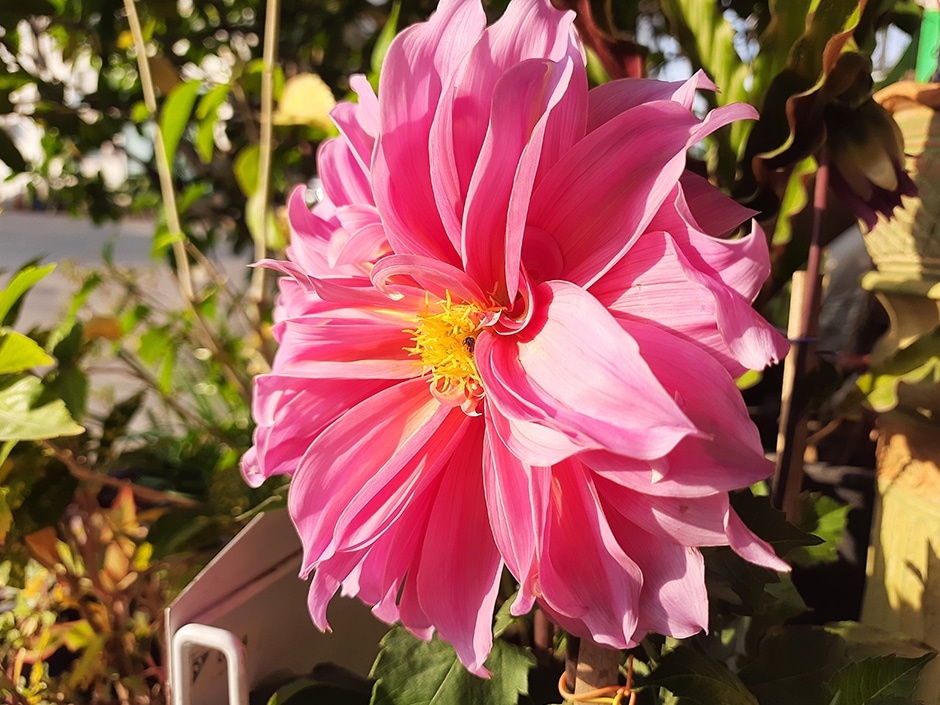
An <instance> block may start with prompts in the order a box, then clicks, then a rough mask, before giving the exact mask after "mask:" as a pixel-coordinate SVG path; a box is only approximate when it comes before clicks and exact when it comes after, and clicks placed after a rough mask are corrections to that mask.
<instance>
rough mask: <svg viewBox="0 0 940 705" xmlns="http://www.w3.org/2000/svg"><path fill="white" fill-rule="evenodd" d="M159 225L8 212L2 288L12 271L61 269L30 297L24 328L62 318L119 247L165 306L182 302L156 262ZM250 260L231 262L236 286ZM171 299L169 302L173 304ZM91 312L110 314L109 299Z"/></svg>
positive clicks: (2, 224) (122, 260)
mask: <svg viewBox="0 0 940 705" xmlns="http://www.w3.org/2000/svg"><path fill="white" fill-rule="evenodd" d="M152 237H153V222H152V221H150V220H143V219H139V220H137V219H135V220H125V221H123V222H122V223H119V224H110V225H105V226H101V227H98V226H95V225H94V224H93V223H91V222H90V221H83V220H76V219H74V218H71V217H69V216H66V215H57V214H47V213H32V212H24V211H13V210H9V209H5V210H4V211H3V212H2V213H0V272H2V274H0V285H5V283H6V281H7V279H8V278H9V275H10V273H11V272H12V271H15V270H16V269H18V268H19V267H20V266H21V265H22V264H24V263H25V262H28V261H29V260H31V259H34V258H36V257H41V258H42V259H43V262H44V263H51V262H57V263H58V264H59V266H58V267H57V268H56V270H55V271H54V272H53V273H52V274H50V275H49V276H47V277H46V278H45V279H44V280H43V281H42V282H40V284H39V285H38V286H37V287H36V288H35V289H34V290H33V291H32V292H31V293H30V295H29V298H28V299H27V300H26V304H25V307H24V311H23V315H22V317H21V319H20V321H19V323H18V325H17V327H18V328H28V327H29V326H31V325H35V324H38V323H44V322H48V321H49V320H50V319H54V318H55V317H56V316H58V315H59V314H60V313H62V312H63V311H64V310H65V308H66V307H67V306H68V303H69V301H70V300H71V297H72V295H73V294H74V292H75V291H76V290H77V288H78V286H79V282H80V281H81V274H82V272H83V271H87V270H88V269H91V268H94V267H96V266H98V265H100V264H101V262H102V250H103V249H104V247H105V246H106V245H107V244H108V243H110V242H113V243H114V261H115V262H116V263H117V264H119V265H121V266H126V267H131V268H133V269H134V270H135V271H136V272H137V274H138V277H139V281H141V282H142V283H143V285H144V286H146V287H147V288H148V289H149V290H150V291H151V292H154V293H156V294H158V296H159V297H160V298H161V300H164V301H167V300H173V299H174V298H176V297H177V296H178V295H177V292H176V286H175V284H174V283H173V281H172V279H171V277H170V275H169V273H168V271H167V270H166V267H164V266H162V264H161V263H160V262H156V261H154V260H153V259H151V258H150V249H151V240H152ZM247 262H248V260H247V259H246V258H236V257H228V258H226V259H224V260H223V262H222V266H223V268H224V269H225V271H226V272H227V273H228V274H229V276H230V277H231V278H232V280H233V281H235V282H240V281H242V280H243V277H244V276H245V275H244V272H246V269H245V267H246V265H247ZM168 297H169V298H168ZM90 307H91V309H92V310H93V311H94V313H97V314H105V313H107V312H108V309H109V308H110V307H111V306H110V302H109V301H108V300H107V298H106V297H100V296H98V297H95V298H93V299H92V300H91V301H90Z"/></svg>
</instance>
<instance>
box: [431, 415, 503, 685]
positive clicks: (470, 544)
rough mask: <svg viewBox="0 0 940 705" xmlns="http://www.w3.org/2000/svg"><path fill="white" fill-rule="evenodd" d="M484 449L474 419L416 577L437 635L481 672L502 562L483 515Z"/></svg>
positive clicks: (442, 493)
mask: <svg viewBox="0 0 940 705" xmlns="http://www.w3.org/2000/svg"><path fill="white" fill-rule="evenodd" d="M457 413H459V414H461V415H462V412H460V411H458V412H457ZM482 449H483V424H482V423H479V424H474V425H473V426H472V427H471V428H470V429H469V430H468V433H467V436H466V437H465V439H464V442H463V443H462V444H461V448H460V450H459V452H455V453H454V454H453V455H452V456H451V459H450V462H449V464H448V466H447V469H446V471H445V472H444V473H443V477H442V479H441V484H440V489H439V490H438V493H437V497H435V499H434V502H433V505H432V508H431V516H430V519H429V521H428V528H427V534H426V536H425V540H424V547H423V550H422V552H421V559H420V560H421V570H420V571H418V572H417V573H416V575H415V576H414V577H415V578H416V579H417V593H418V600H419V602H420V603H421V607H422V608H423V610H424V613H425V614H426V615H427V616H428V618H429V619H430V621H431V623H432V624H433V625H434V626H435V627H436V628H437V631H438V633H439V634H440V635H441V638H442V639H444V640H446V641H449V642H450V643H451V644H453V645H454V649H455V650H456V651H457V656H458V657H459V658H460V661H461V662H462V663H463V664H464V665H465V666H466V667H467V670H469V671H470V672H471V673H475V674H476V675H478V676H484V677H485V676H488V675H489V671H487V670H486V669H485V668H484V667H483V662H484V661H485V660H486V657H487V656H489V653H490V649H491V648H492V645H493V629H492V620H493V607H494V604H495V601H496V593H497V590H498V588H499V577H500V573H501V571H502V566H503V562H502V560H501V559H500V555H499V551H498V550H497V549H496V545H495V544H494V543H493V537H492V534H491V533H490V526H489V521H488V519H487V513H486V500H485V498H484V494H483V483H482V481H481V480H482V478H481V476H480V467H481V464H482V462H483V458H482Z"/></svg>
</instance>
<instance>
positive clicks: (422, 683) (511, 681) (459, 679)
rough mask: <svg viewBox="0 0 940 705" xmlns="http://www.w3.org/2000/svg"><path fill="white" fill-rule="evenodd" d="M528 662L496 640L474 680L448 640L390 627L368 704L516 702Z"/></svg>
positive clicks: (524, 685) (525, 679) (526, 654)
mask: <svg viewBox="0 0 940 705" xmlns="http://www.w3.org/2000/svg"><path fill="white" fill-rule="evenodd" d="M534 665H535V658H534V657H533V656H532V655H531V654H530V653H529V652H527V651H525V650H523V649H520V648H519V647H517V646H513V645H511V644H508V643H506V642H503V641H499V640H497V641H495V642H494V643H493V651H492V652H491V653H490V657H489V659H487V661H486V667H487V668H489V669H490V670H491V671H492V672H493V675H492V676H491V677H490V678H489V679H483V678H479V677H477V676H475V675H473V674H472V673H470V672H469V671H467V669H466V668H464V667H463V665H462V664H461V663H460V661H458V660H457V655H456V654H455V653H454V649H453V647H451V646H450V644H447V643H445V642H443V641H441V640H440V639H438V638H437V637H435V638H434V639H432V640H431V641H429V642H424V641H421V640H420V639H418V638H417V637H415V636H412V635H411V634H409V633H408V632H407V631H405V629H403V628H402V627H393V628H392V630H391V631H390V632H389V633H388V634H386V635H385V638H384V639H382V650H381V651H380V652H379V656H378V658H377V659H376V661H375V665H374V666H373V667H372V677H373V678H375V679H376V683H375V688H374V689H373V691H372V701H371V705H451V704H452V703H460V705H516V703H518V702H519V695H520V694H522V695H527V694H528V681H529V670H530V669H531V668H532V667H533V666H534ZM731 705H733V704H731ZM754 705H756V701H755V704H754Z"/></svg>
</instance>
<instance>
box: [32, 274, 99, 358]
mask: <svg viewBox="0 0 940 705" xmlns="http://www.w3.org/2000/svg"><path fill="white" fill-rule="evenodd" d="M103 281H104V279H103V278H102V276H101V275H100V274H99V273H98V272H92V273H91V274H89V275H88V276H87V277H85V280H84V281H83V282H82V286H81V288H80V289H79V290H78V293H76V294H75V296H73V297H72V301H71V302H70V303H69V310H68V311H67V312H66V314H65V318H63V319H62V322H61V323H59V325H57V326H56V327H55V330H53V331H52V332H51V333H50V334H49V338H48V339H47V340H46V350H54V349H56V348H58V345H59V343H60V342H62V341H63V340H65V338H66V337H68V336H69V335H71V334H73V333H74V329H75V319H76V318H77V317H78V312H79V310H81V308H82V306H84V305H85V302H87V301H88V297H89V296H91V295H92V293H93V292H94V290H95V289H97V288H98V287H99V286H100V285H101V283H102V282H103ZM79 335H81V331H79ZM56 357H58V354H56ZM60 359H61V358H60Z"/></svg>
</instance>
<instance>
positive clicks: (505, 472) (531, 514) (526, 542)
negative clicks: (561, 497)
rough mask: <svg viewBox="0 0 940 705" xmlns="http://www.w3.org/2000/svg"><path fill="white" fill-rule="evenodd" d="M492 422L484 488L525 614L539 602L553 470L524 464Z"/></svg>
mask: <svg viewBox="0 0 940 705" xmlns="http://www.w3.org/2000/svg"><path fill="white" fill-rule="evenodd" d="M487 413H488V414H489V413H490V410H489V409H487ZM487 421H488V423H487V429H486V440H485V442H484V453H483V488H484V491H485V493H486V506H487V509H488V511H489V516H490V527H491V528H492V531H493V537H494V538H495V539H496V545H497V546H498V547H499V552H500V554H502V557H503V560H504V561H505V562H506V567H507V568H509V572H510V573H512V574H513V576H514V577H515V578H516V580H517V581H519V595H518V597H517V598H516V602H515V604H514V606H513V613H514V614H525V613H527V612H528V611H529V610H531V609H532V605H533V603H534V602H535V598H536V594H535V590H534V587H535V586H534V581H535V580H536V578H537V575H538V568H537V565H536V547H537V545H538V542H539V539H540V537H541V535H542V530H543V526H544V524H545V516H546V514H545V512H546V509H547V507H548V492H549V487H550V485H549V482H550V480H551V473H550V471H549V470H548V469H547V468H534V467H531V466H529V465H526V464H525V463H523V462H522V461H520V460H519V459H518V458H517V457H516V456H515V455H513V454H512V453H511V452H509V449H508V448H507V447H506V446H505V445H504V444H503V442H502V441H501V440H500V439H499V437H497V436H496V435H495V434H494V433H493V431H492V429H491V427H490V424H489V419H487Z"/></svg>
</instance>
